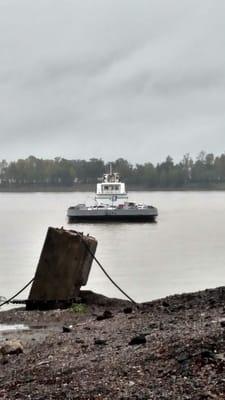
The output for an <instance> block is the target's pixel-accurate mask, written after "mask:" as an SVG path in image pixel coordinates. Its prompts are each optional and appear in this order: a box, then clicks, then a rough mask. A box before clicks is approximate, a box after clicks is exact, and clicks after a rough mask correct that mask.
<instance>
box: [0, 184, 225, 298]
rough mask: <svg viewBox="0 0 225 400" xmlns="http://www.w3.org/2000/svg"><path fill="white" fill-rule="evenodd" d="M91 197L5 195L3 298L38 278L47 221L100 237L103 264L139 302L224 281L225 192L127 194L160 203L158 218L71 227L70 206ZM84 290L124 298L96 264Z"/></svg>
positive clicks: (0, 211)
mask: <svg viewBox="0 0 225 400" xmlns="http://www.w3.org/2000/svg"><path fill="white" fill-rule="evenodd" d="M89 197H90V193H27V194H26V193H18V194H15V193H0V218H1V224H0V295H1V296H5V297H9V296H11V295H12V294H14V292H16V291H17V290H18V289H20V288H21V287H22V286H24V284H25V283H26V282H27V281H29V280H30V279H31V278H32V277H33V275H34V273H35V269H36V265H37V263H38V259H39V255H40V252H41V249H42V245H43V242H44V238H45V235H46V232H47V228H48V226H53V227H61V226H64V228H66V229H75V230H79V231H81V232H84V233H85V234H87V233H89V234H90V235H93V236H95V237H96V239H97V240H98V248H97V253H96V255H97V257H98V258H99V260H100V262H101V263H102V264H103V265H104V267H105V268H106V270H107V272H108V273H109V274H111V275H112V277H113V279H114V280H115V281H116V282H117V283H118V284H119V285H120V286H121V287H122V288H123V289H124V290H125V291H127V292H128V293H129V295H130V296H131V297H133V298H134V299H136V300H137V301H147V300H151V299H154V298H158V297H162V296H165V295H168V294H172V293H181V292H189V291H194V290H198V289H204V288H206V287H215V286H219V285H223V284H224V282H225V268H224V263H225V246H224V237H225V193H224V192H136V193H131V194H130V200H134V201H135V200H136V201H138V202H145V203H152V204H153V205H155V206H156V207H158V209H159V217H158V222H157V223H156V224H151V223H135V224H132V223H118V222H117V223H104V224H95V223H90V224H88V223H85V224H81V223H79V224H69V225H68V224H67V220H66V210H67V208H68V206H71V205H75V204H76V203H81V202H84V201H85V199H86V198H89ZM87 288H89V289H92V290H95V291H97V292H100V293H103V294H106V295H109V296H114V297H121V294H120V293H119V292H118V291H117V290H116V288H114V287H113V286H112V284H111V283H110V282H109V281H108V280H107V278H106V277H105V276H104V275H103V273H102V272H101V271H100V270H99V267H98V266H97V265H96V264H93V267H92V270H91V274H90V277H89V282H88V286H87ZM28 292H29V289H28V290H26V292H25V293H24V294H21V295H20V298H22V299H23V298H26V297H27V294H28Z"/></svg>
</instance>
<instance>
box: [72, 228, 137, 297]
mask: <svg viewBox="0 0 225 400" xmlns="http://www.w3.org/2000/svg"><path fill="white" fill-rule="evenodd" d="M72 232H75V233H76V234H77V235H78V236H80V238H81V240H82V243H83V244H84V246H85V247H86V249H87V250H88V252H89V253H90V254H91V256H92V258H93V260H95V262H96V263H97V264H98V266H99V267H100V268H101V270H102V272H103V273H104V274H105V275H106V276H107V278H108V279H109V280H110V282H111V283H112V284H113V285H114V286H115V287H116V288H117V289H118V290H119V291H120V292H121V293H122V294H123V295H124V296H125V297H126V298H127V299H128V300H129V301H131V303H133V304H135V305H137V303H136V301H134V299H132V297H130V296H129V295H128V294H127V293H126V292H125V291H124V290H123V289H121V287H120V286H119V285H118V284H117V283H116V282H115V281H114V280H113V279H112V278H111V276H110V275H109V274H108V272H106V270H105V268H104V267H103V266H102V264H101V263H100V261H98V259H97V258H96V257H95V255H94V253H93V251H92V250H91V249H90V247H89V246H88V244H87V243H86V242H85V240H84V238H83V235H82V234H81V233H80V232H77V231H72Z"/></svg>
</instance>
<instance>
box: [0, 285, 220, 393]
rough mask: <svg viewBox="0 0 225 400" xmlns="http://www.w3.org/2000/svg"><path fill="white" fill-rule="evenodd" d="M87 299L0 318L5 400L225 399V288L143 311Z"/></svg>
mask: <svg viewBox="0 0 225 400" xmlns="http://www.w3.org/2000/svg"><path fill="white" fill-rule="evenodd" d="M83 300H84V301H85V303H82V304H78V305H74V306H73V307H71V308H70V309H67V310H54V311H29V312H28V311H25V310H24V309H22V308H20V309H14V310H9V311H2V312H1V313H0V324H4V325H8V326H9V327H8V328H7V326H6V327H5V329H6V330H4V331H2V332H1V331H0V399H7V400H8V399H21V400H22V399H32V400H43V399H80V400H82V399H85V400H86V399H92V400H94V399H96V400H97V399H101V400H103V399H120V400H122V399H123V400H125V399H136V400H147V399H160V400H162V399H174V400H175V399H176V400H178V399H186V400H187V399H191V400H203V399H209V400H210V399H225V287H220V288H217V289H211V290H205V291H202V292H198V293H191V294H183V295H175V296H170V297H167V298H165V299H160V300H157V301H153V302H148V303H143V304H139V305H138V307H136V306H133V305H131V304H130V303H128V302H127V301H123V300H117V299H108V298H106V297H104V296H101V295H97V294H94V293H90V292H84V294H83ZM11 324H24V327H23V329H24V330H14V331H12V330H9V328H10V325H11ZM0 326H3V325H0ZM26 328H27V329H26ZM28 328H29V329H28ZM7 329H8V330H7ZM25 329H26V330H25ZM13 346H14V347H13Z"/></svg>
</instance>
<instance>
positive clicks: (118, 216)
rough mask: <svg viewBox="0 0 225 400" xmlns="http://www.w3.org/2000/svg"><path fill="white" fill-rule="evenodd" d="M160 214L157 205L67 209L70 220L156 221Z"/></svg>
mask: <svg viewBox="0 0 225 400" xmlns="http://www.w3.org/2000/svg"><path fill="white" fill-rule="evenodd" d="M157 215H158V211H157V209H156V208H155V207H151V206H146V207H145V208H141V209H138V208H134V209H129V208H128V209H121V208H115V209H112V208H108V209H102V208H80V209H79V208H77V207H70V208H69V209H68V211H67V217H68V219H69V222H73V221H128V222H129V221H137V222H154V221H155V219H156V217H157Z"/></svg>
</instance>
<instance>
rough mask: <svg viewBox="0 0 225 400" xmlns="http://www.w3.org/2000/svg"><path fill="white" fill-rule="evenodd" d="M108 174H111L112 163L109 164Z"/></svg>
mask: <svg viewBox="0 0 225 400" xmlns="http://www.w3.org/2000/svg"><path fill="white" fill-rule="evenodd" d="M109 174H110V175H112V163H110V164H109Z"/></svg>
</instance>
